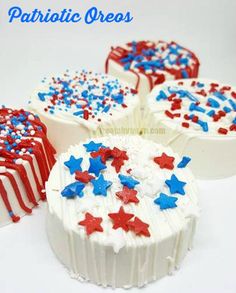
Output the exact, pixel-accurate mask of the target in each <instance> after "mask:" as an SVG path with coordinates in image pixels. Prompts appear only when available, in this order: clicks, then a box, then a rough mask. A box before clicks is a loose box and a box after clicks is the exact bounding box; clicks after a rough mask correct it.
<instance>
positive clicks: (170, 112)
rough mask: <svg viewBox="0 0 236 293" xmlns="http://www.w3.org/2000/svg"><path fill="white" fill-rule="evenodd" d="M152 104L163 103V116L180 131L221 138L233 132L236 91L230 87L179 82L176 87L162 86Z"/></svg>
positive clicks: (234, 128)
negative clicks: (211, 133)
mask: <svg viewBox="0 0 236 293" xmlns="http://www.w3.org/2000/svg"><path fill="white" fill-rule="evenodd" d="M156 101H157V102H158V103H160V104H163V103H164V105H165V106H164V108H165V116H166V117H168V118H169V119H174V120H176V122H178V123H179V124H181V126H182V127H184V128H193V129H195V130H201V131H203V132H208V131H209V130H213V131H214V132H216V133H218V134H221V135H226V134H228V133H229V132H235V131H236V91H234V90H233V89H232V88H231V87H230V86H224V85H220V84H218V83H213V82H200V81H197V80H193V81H180V82H178V83H177V85H176V86H172V85H170V86H168V85H166V86H163V87H162V89H161V90H160V91H159V92H158V94H157V95H156ZM159 107H160V106H159Z"/></svg>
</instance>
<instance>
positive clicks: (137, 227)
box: [128, 217, 151, 237]
mask: <svg viewBox="0 0 236 293" xmlns="http://www.w3.org/2000/svg"><path fill="white" fill-rule="evenodd" d="M128 227H129V228H130V230H132V231H134V233H135V234H136V235H140V236H141V235H143V236H146V237H150V236H151V234H150V232H149V230H148V227H149V225H148V224H146V223H144V222H143V221H141V220H140V219H139V218H138V217H135V218H134V220H133V221H132V222H128Z"/></svg>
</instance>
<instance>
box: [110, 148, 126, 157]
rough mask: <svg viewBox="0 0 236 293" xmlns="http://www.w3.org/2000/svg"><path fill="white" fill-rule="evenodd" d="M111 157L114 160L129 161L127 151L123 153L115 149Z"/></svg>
mask: <svg viewBox="0 0 236 293" xmlns="http://www.w3.org/2000/svg"><path fill="white" fill-rule="evenodd" d="M111 155H112V157H113V158H122V159H123V160H128V159H129V157H128V156H127V153H126V151H122V150H120V149H118V148H116V147H114V148H113V150H112V151H111Z"/></svg>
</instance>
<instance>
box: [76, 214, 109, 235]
mask: <svg viewBox="0 0 236 293" xmlns="http://www.w3.org/2000/svg"><path fill="white" fill-rule="evenodd" d="M101 222H102V218H97V217H94V216H93V215H91V214H90V213H86V214H85V219H84V220H83V221H80V222H79V223H78V225H81V226H84V227H85V229H86V233H87V235H90V234H92V233H94V232H96V231H97V232H103V228H102V226H101Z"/></svg>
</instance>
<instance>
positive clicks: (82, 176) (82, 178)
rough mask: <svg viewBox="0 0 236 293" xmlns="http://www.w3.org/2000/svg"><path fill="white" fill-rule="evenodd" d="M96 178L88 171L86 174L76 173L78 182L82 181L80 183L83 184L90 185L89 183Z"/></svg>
mask: <svg viewBox="0 0 236 293" xmlns="http://www.w3.org/2000/svg"><path fill="white" fill-rule="evenodd" d="M94 178H95V177H93V176H92V175H90V174H89V173H88V171H84V172H81V171H76V172H75V179H76V180H78V181H80V182H83V183H88V182H90V181H91V180H92V179H94Z"/></svg>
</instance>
